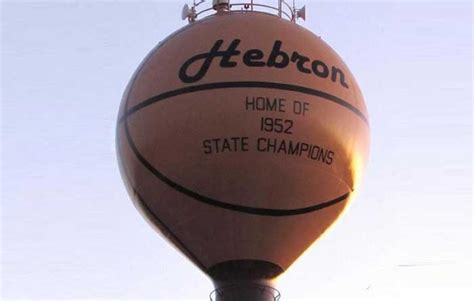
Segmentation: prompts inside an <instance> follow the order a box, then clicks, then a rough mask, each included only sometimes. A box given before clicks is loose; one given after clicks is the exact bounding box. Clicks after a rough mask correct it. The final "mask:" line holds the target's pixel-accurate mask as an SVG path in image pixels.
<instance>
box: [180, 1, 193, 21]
mask: <svg viewBox="0 0 474 301" xmlns="http://www.w3.org/2000/svg"><path fill="white" fill-rule="evenodd" d="M191 14H192V10H191V9H190V8H189V6H188V5H187V4H185V5H184V6H183V9H182V10H181V19H182V20H186V19H188V18H189V17H190V16H191Z"/></svg>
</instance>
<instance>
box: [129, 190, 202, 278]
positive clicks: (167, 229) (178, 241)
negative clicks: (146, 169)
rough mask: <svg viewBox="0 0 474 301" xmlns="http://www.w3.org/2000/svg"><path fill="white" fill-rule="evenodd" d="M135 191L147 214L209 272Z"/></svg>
mask: <svg viewBox="0 0 474 301" xmlns="http://www.w3.org/2000/svg"><path fill="white" fill-rule="evenodd" d="M133 191H134V192H135V194H136V195H137V198H138V200H139V201H140V204H141V205H142V206H143V209H145V210H146V212H147V214H150V215H151V216H152V218H154V219H156V221H157V222H158V223H160V225H161V226H162V227H163V228H165V230H166V231H168V233H169V235H170V236H172V237H173V239H174V240H175V241H176V242H177V243H178V244H179V245H180V246H181V247H182V248H183V249H184V250H185V251H186V252H187V253H188V255H189V256H190V257H191V258H192V260H193V261H194V262H195V263H196V264H197V265H198V266H199V267H200V268H201V269H202V270H203V271H207V268H206V266H205V265H204V264H203V263H202V262H201V261H200V260H199V259H198V257H197V256H196V255H194V253H193V252H191V250H190V249H189V248H188V247H186V245H185V244H184V243H183V242H182V241H181V240H180V239H179V238H178V236H177V235H176V234H174V233H173V231H171V229H170V228H169V227H168V226H167V225H166V224H165V223H164V222H163V221H162V220H161V219H160V218H159V217H158V216H157V215H156V214H155V213H154V212H153V211H152V210H151V209H150V207H149V206H148V204H147V203H146V201H145V200H144V199H143V197H142V196H141V195H140V194H139V193H138V191H137V190H136V189H135V188H134V189H133Z"/></svg>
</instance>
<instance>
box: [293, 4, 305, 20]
mask: <svg viewBox="0 0 474 301" xmlns="http://www.w3.org/2000/svg"><path fill="white" fill-rule="evenodd" d="M295 11H296V18H297V19H300V18H301V19H303V20H305V21H306V6H303V7H302V8H300V9H295Z"/></svg>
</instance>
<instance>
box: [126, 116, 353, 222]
mask: <svg viewBox="0 0 474 301" xmlns="http://www.w3.org/2000/svg"><path fill="white" fill-rule="evenodd" d="M124 127H125V135H126V137H127V141H128V144H129V145H130V148H131V149H132V151H133V153H134V154H135V156H136V157H137V159H138V160H139V161H140V163H141V164H142V165H143V166H144V167H145V168H146V169H148V171H150V172H151V173H152V174H153V175H154V176H155V177H157V178H158V179H160V180H161V181H162V182H164V183H165V184H167V185H168V186H170V187H171V188H173V189H174V190H176V191H178V192H180V193H182V194H184V195H187V196H188V197H191V198H193V199H195V200H197V201H200V202H202V203H205V204H208V205H211V206H215V207H220V208H224V209H229V210H234V211H239V212H243V213H248V214H255V215H267V216H289V215H298V214H305V213H310V212H313V211H317V210H321V209H324V208H327V207H329V206H332V205H335V204H337V203H339V202H342V201H344V200H345V199H347V197H348V196H349V194H350V192H347V193H345V194H343V195H341V196H339V197H337V198H335V199H333V200H330V201H326V202H324V203H320V204H317V205H313V206H309V207H304V208H298V209H270V208H257V207H248V206H242V205H234V204H230V203H225V202H221V201H218V200H215V199H212V198H210V197H206V196H203V195H201V194H199V193H197V192H195V191H192V190H190V189H188V188H186V187H184V186H181V185H179V184H178V183H176V182H173V181H172V180H171V179H169V178H168V177H166V176H165V175H164V174H162V173H161V172H159V171H158V170H157V169H156V168H155V167H153V165H151V163H150V162H148V161H147V160H146V159H145V157H143V156H142V154H141V153H140V152H139V151H138V149H137V147H136V145H135V143H134V142H133V140H132V137H131V135H130V131H129V128H128V122H125V123H124Z"/></svg>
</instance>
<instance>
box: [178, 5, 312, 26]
mask: <svg viewBox="0 0 474 301" xmlns="http://www.w3.org/2000/svg"><path fill="white" fill-rule="evenodd" d="M211 2H212V1H210V0H207V1H206V0H199V1H196V0H193V4H192V5H191V7H189V6H188V5H187V4H186V5H185V6H184V7H183V11H182V19H183V20H185V19H188V21H189V23H193V22H195V21H196V20H197V19H198V18H203V17H206V16H209V15H212V14H213V12H214V11H215V8H214V7H213V5H212V3H211ZM263 2H267V3H268V1H256V0H249V1H240V2H238V3H233V2H232V1H229V3H228V5H227V4H225V7H224V9H222V10H224V11H240V12H254V11H256V12H264V13H270V14H274V15H277V16H279V17H280V18H285V19H288V20H289V21H292V22H296V20H297V19H298V18H302V19H305V9H304V7H303V8H301V9H297V8H296V7H295V2H294V1H293V6H290V5H289V4H288V3H287V2H286V1H285V0H275V2H277V5H276V6H273V5H269V4H266V3H263ZM204 3H211V6H210V7H205V8H202V9H201V5H202V4H204Z"/></svg>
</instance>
